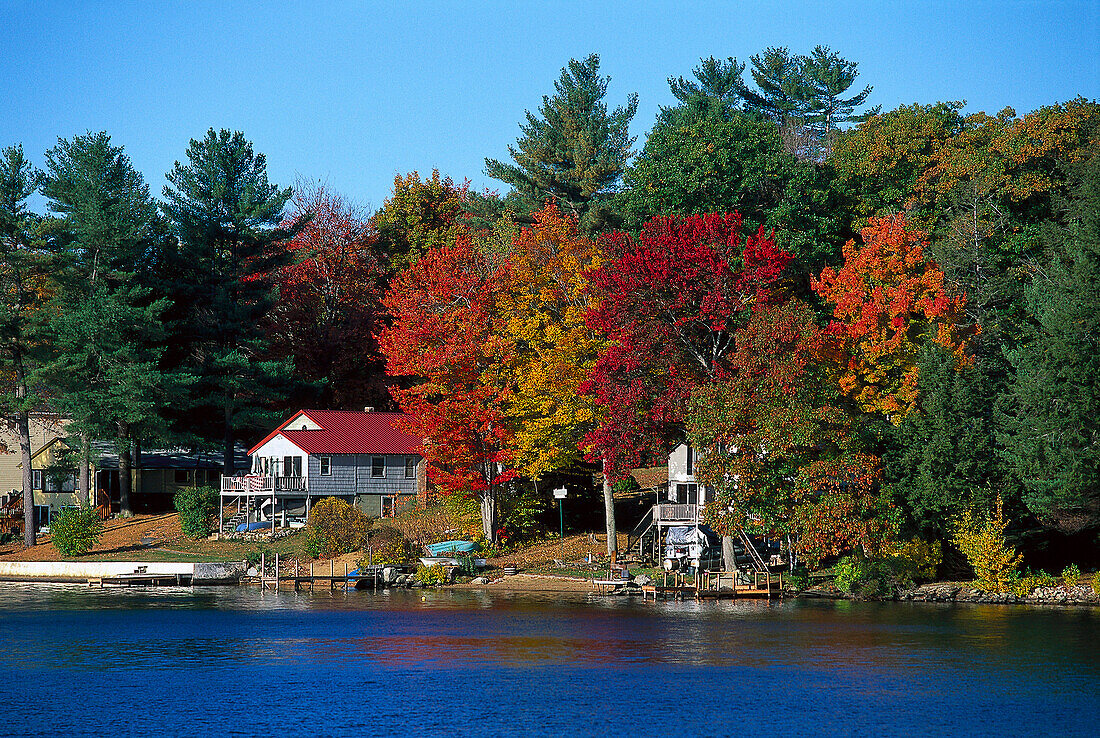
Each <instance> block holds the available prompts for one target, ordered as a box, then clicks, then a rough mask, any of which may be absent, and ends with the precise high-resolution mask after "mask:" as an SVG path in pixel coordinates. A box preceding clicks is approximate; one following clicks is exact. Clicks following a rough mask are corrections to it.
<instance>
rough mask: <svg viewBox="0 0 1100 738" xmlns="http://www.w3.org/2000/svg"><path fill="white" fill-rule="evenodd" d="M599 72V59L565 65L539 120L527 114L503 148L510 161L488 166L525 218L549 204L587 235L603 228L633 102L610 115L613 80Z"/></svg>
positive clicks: (626, 149)
mask: <svg viewBox="0 0 1100 738" xmlns="http://www.w3.org/2000/svg"><path fill="white" fill-rule="evenodd" d="M599 72H600V57H599V56H598V55H596V54H590V55H589V56H587V57H586V58H585V59H584V60H583V61H578V60H576V59H570V60H569V64H568V66H566V67H565V68H564V69H562V72H561V77H559V78H558V80H557V81H556V82H555V83H554V91H555V92H554V94H553V95H544V96H543V98H542V105H540V106H539V109H538V114H537V115H536V114H535V113H532V112H530V111H528V112H527V114H526V115H527V123H526V124H521V125H520V130H521V131H522V133H523V135H522V136H520V138H519V139H518V140H517V141H516V145H515V146H509V147H508V153H509V154H511V156H512V159H513V161H514V162H515V163H514V164H507V163H502V162H499V161H497V160H495V159H486V160H485V171H486V173H487V174H488V175H489V176H490V177H492V178H493V179H499V180H500V181H502V182H504V183H506V184H508V185H509V186H511V187H512V188H514V190H515V193H516V195H517V196H518V197H517V200H518V202H517V204H518V206H519V207H520V208H522V210H523V214H525V215H526V214H528V213H531V212H533V211H535V210H538V209H540V208H541V207H542V206H543V204H544V202H545V201H546V200H547V199H552V200H554V201H555V203H556V204H557V205H558V207H559V208H560V209H561V211H562V212H563V213H568V214H570V215H573V216H575V217H577V218H578V219H579V220H580V222H581V225H582V227H583V228H584V229H585V230H588V231H592V230H597V229H599V228H601V227H602V226H603V225H604V224H605V223H606V221H607V218H608V212H607V210H606V207H605V205H606V202H607V200H608V198H609V197H610V195H611V194H612V193H613V192H614V190H615V188H616V186H617V185H618V183H619V181H620V179H621V178H622V174H623V168H624V167H625V166H626V163H627V160H628V159H629V157H630V153H631V152H630V147H631V145H633V143H634V139H633V138H632V137H631V136H630V132H629V126H630V121H631V119H632V118H633V117H634V113H635V111H636V110H637V108H638V96H637V95H633V94H632V95H630V96H629V97H628V98H627V103H626V105H623V106H621V107H618V108H615V110H613V111H610V112H609V111H608V109H607V103H606V102H605V101H604V98H605V97H606V95H607V85H608V82H609V81H610V78H609V77H601V76H600V73H599Z"/></svg>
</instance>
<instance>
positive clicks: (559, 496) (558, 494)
mask: <svg viewBox="0 0 1100 738" xmlns="http://www.w3.org/2000/svg"><path fill="white" fill-rule="evenodd" d="M567 494H569V490H568V489H566V488H565V487H558V488H557V489H555V490H554V499H555V500H557V501H558V525H559V528H558V536H559V538H558V540H559V541H561V558H562V562H563V563H564V562H565V513H563V512H562V508H561V505H562V500H564V499H565V496H566V495H567Z"/></svg>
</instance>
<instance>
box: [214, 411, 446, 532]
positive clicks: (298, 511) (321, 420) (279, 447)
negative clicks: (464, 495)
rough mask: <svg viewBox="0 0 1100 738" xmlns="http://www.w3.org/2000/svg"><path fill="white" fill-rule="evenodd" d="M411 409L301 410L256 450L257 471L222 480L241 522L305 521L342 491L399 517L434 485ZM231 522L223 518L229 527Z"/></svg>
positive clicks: (252, 455)
mask: <svg viewBox="0 0 1100 738" xmlns="http://www.w3.org/2000/svg"><path fill="white" fill-rule="evenodd" d="M405 418H406V416H405V415H404V414H403V413H380V412H372V411H348V410H299V411H298V412H296V413H295V414H294V415H292V416H291V417H290V418H289V419H288V420H286V421H284V422H283V423H281V424H280V425H279V426H278V427H277V428H275V429H274V430H273V431H271V433H269V434H268V435H267V436H266V437H265V438H264V439H263V440H261V441H260V442H259V443H257V444H256V445H255V446H253V447H252V448H251V449H249V451H248V456H249V471H248V473H246V474H243V475H237V476H234V477H226V478H224V479H223V480H222V501H223V507H224V505H225V504H232V503H233V502H235V503H236V504H237V507H238V508H239V510H240V511H241V512H239V513H237V515H241V516H242V517H241V519H240V520H237V519H235V518H236V516H233V517H231V519H230V524H231V525H232V527H233V528H234V529H235V528H236V527H237V526H238V525H240V524H241V523H249V522H258V521H266V520H274V521H276V523H277V524H281V525H289V524H297V523H301V522H304V521H305V519H306V518H307V517H308V515H309V510H310V508H311V507H312V505H313V503H314V502H316V501H317V500H320V499H322V498H325V497H338V498H342V499H345V500H347V501H348V502H349V503H350V504H353V505H355V506H357V507H358V508H359V509H361V510H362V511H363V512H364V513H365V514H367V515H370V516H373V517H389V516H392V515H393V514H394V513H395V512H396V511H397V510H399V509H400V508H401V507H402V505H404V504H405V503H406V502H407V501H409V500H411V499H413V498H415V497H416V496H417V495H420V496H423V495H424V494H425V493H426V490H427V473H426V466H425V463H424V459H423V457H422V456H421V454H420V453H419V449H420V446H421V444H422V443H423V440H422V439H421V438H420V437H419V436H416V435H414V434H412V433H409V432H407V431H405V430H404V429H403V427H402V426H403V422H402V421H404V420H405ZM226 527H229V524H226V523H225V521H224V519H223V529H224V528H226Z"/></svg>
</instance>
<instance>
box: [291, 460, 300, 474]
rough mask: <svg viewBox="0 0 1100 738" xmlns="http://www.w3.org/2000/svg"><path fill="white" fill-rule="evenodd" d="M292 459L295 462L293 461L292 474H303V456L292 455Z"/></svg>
mask: <svg viewBox="0 0 1100 738" xmlns="http://www.w3.org/2000/svg"><path fill="white" fill-rule="evenodd" d="M291 459H292V460H293V462H292V463H293V469H292V471H293V474H292V475H291V476H295V477H300V476H302V457H301V456H292V457H291Z"/></svg>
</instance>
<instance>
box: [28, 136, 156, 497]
mask: <svg viewBox="0 0 1100 738" xmlns="http://www.w3.org/2000/svg"><path fill="white" fill-rule="evenodd" d="M46 170H47V176H46V179H45V183H44V186H43V193H44V194H45V195H46V196H47V197H48V198H49V204H50V210H51V211H53V212H54V213H56V214H57V215H58V216H59V218H58V222H57V224H56V225H55V226H54V229H53V230H54V234H53V235H54V237H55V240H56V242H57V243H58V244H60V245H61V246H63V247H64V248H62V249H61V251H60V255H61V257H62V262H61V263H62V266H63V268H62V269H61V270H59V271H58V273H57V288H56V292H55V295H54V299H53V305H52V309H51V311H50V313H51V315H52V316H54V317H53V318H52V319H51V320H50V324H49V326H48V334H49V336H50V346H51V349H52V356H51V357H50V359H49V361H47V362H45V363H44V364H43V366H42V367H40V369H39V370H38V376H40V377H41V378H42V380H43V381H44V382H46V383H48V384H49V386H50V387H51V388H52V389H53V390H54V391H55V392H56V393H57V399H56V403H57V405H58V408H59V409H60V410H62V411H63V412H65V413H66V414H67V415H68V416H69V417H70V418H72V420H73V429H74V430H75V431H76V432H77V433H79V435H80V439H81V444H80V446H81V463H80V473H79V485H78V488H79V494H80V497H81V499H82V500H83V501H84V502H85V503H86V504H87V503H90V502H91V499H90V494H89V478H88V461H89V459H88V456H89V452H90V441H91V439H94V438H109V439H113V440H114V442H115V445H116V447H117V450H118V453H119V492H120V497H121V508H122V511H123V512H130V510H131V504H130V497H131V485H132V479H131V474H130V469H131V451H130V449H131V445H132V444H133V443H134V441H135V440H136V439H138V438H141V437H142V436H145V437H149V436H151V435H152V436H155V435H163V427H162V426H163V424H162V423H161V422H160V421H161V410H162V407H163V405H164V404H165V398H166V397H167V396H168V394H169V392H170V389H169V385H170V384H172V380H173V377H172V376H171V375H170V374H165V373H163V372H160V371H159V370H158V360H159V355H160V353H161V352H162V351H163V347H162V346H159V343H160V342H161V341H162V340H163V337H164V330H163V326H162V324H161V317H160V316H161V314H162V313H163V312H164V310H165V309H166V307H167V300H164V299H161V300H153V299H152V297H151V292H152V290H151V288H150V287H149V286H148V285H147V284H143V281H144V280H145V279H146V275H147V274H148V267H149V265H150V260H151V258H152V255H153V254H154V252H155V251H156V250H157V249H158V248H159V247H160V246H161V245H162V244H163V240H164V235H165V231H164V227H163V222H162V219H161V218H160V216H159V214H158V212H157V205H156V203H155V201H154V200H153V198H152V197H151V196H150V193H149V187H148V185H147V184H146V183H145V181H144V179H143V178H142V176H141V174H140V173H138V172H137V170H135V169H134V167H133V165H132V164H131V163H130V159H129V157H127V156H126V154H125V153H124V151H123V149H122V147H121V146H113V145H112V144H111V139H110V136H108V135H107V134H106V133H105V132H99V133H88V134H85V135H82V136H75V137H73V138H72V139H68V140H66V139H59V140H58V142H57V145H56V146H55V147H54V148H52V149H50V150H49V151H48V152H46Z"/></svg>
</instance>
